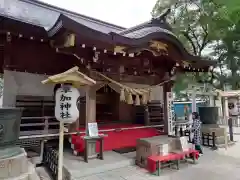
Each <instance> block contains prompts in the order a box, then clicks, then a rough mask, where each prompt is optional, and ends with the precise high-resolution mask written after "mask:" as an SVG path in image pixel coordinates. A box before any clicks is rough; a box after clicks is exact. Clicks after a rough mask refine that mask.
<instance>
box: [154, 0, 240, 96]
mask: <svg viewBox="0 0 240 180" xmlns="http://www.w3.org/2000/svg"><path fill="white" fill-rule="evenodd" d="M168 8H171V14H170V15H168V22H169V23H170V25H171V26H172V27H173V28H174V31H175V34H176V35H177V36H178V37H179V39H180V40H181V41H182V43H183V44H184V45H185V48H186V49H187V50H189V52H191V53H192V54H193V55H198V56H203V55H204V56H207V57H209V58H210V59H215V60H217V61H218V66H217V68H215V70H213V71H212V75H208V74H204V75H203V74H198V73H195V74H192V75H191V76H194V78H192V79H191V80H190V79H189V75H186V74H184V75H181V76H179V77H178V80H177V81H176V82H177V83H176V84H175V88H174V90H175V91H176V92H179V90H182V89H184V87H185V88H186V86H187V83H186V82H191V83H194V82H193V81H195V82H196V81H199V80H203V81H205V80H206V79H209V78H211V83H212V84H213V85H214V86H215V87H216V88H221V89H223V86H224V84H225V83H226V82H228V83H229V84H230V85H231V86H232V88H233V89H237V88H240V83H239V82H240V81H239V80H240V66H239V65H240V1H238V0H227V1H226V0H195V1H193V0H158V1H157V2H156V4H155V6H154V8H153V11H152V15H153V17H157V16H159V15H160V14H161V13H162V12H164V11H165V10H166V9H168ZM209 50H210V51H211V53H209Z"/></svg>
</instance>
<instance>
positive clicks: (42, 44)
mask: <svg viewBox="0 0 240 180" xmlns="http://www.w3.org/2000/svg"><path fill="white" fill-rule="evenodd" d="M23 4H24V6H26V8H32V7H33V6H35V8H36V11H35V12H36V13H43V11H44V12H47V13H49V14H52V15H54V13H55V14H56V13H58V18H57V20H55V22H54V20H53V21H52V23H51V24H52V26H51V27H50V28H49V27H45V28H44V26H45V25H46V24H48V23H47V22H43V21H44V20H43V19H41V18H39V17H40V16H38V18H39V19H38V22H39V23H38V24H36V23H34V22H35V21H32V19H31V17H32V16H31V14H29V16H28V19H27V18H26V17H24V15H23V16H18V17H17V16H16V15H14V14H11V12H8V13H9V14H8V13H5V14H2V15H0V23H1V30H0V40H1V41H0V63H1V67H2V68H1V72H2V73H3V74H4V75H3V77H4V91H3V106H18V107H25V111H24V112H23V116H24V117H23V119H24V118H25V120H23V121H22V122H25V124H26V122H27V124H28V123H31V125H29V126H28V125H26V126H24V127H25V131H26V129H27V130H28V131H29V130H31V129H38V127H37V126H36V125H34V122H35V121H34V119H35V120H37V121H38V123H39V124H40V123H41V124H42V125H44V124H46V121H45V119H46V117H47V119H48V120H49V119H52V118H53V117H52V116H53V114H54V113H53V106H54V102H53V95H54V89H55V88H56V87H54V86H53V85H42V84H41V81H42V80H44V79H46V78H47V77H48V76H49V75H54V74H58V73H62V72H64V71H66V70H68V69H71V68H73V67H74V66H78V67H79V71H80V72H82V73H84V74H86V75H87V76H89V77H90V78H92V79H94V80H95V81H96V82H97V84H96V85H95V86H93V87H89V88H90V89H88V90H87V91H82V92H81V94H82V97H81V99H80V113H81V118H80V119H79V124H80V126H81V125H84V124H85V122H86V121H85V119H84V117H85V116H86V117H87V121H88V122H96V121H97V122H98V123H99V124H104V123H105V124H110V123H114V122H117V123H132V124H144V125H151V124H163V125H164V126H165V130H166V131H167V129H168V128H167V126H168V121H167V119H168V117H167V116H168V113H167V103H166V102H167V98H166V93H167V92H171V87H172V84H173V83H174V76H176V75H177V74H178V73H182V72H186V71H199V72H200V71H201V72H207V71H208V68H209V67H210V66H212V65H214V64H215V61H210V60H204V59H202V58H201V57H196V56H193V55H191V54H190V53H189V52H188V51H187V50H186V49H185V48H184V46H183V44H182V43H181V42H180V40H179V39H178V38H177V37H176V35H175V34H174V33H173V31H172V29H171V27H170V26H169V24H168V23H167V22H166V19H165V16H166V14H163V15H162V16H160V17H159V18H156V19H151V20H150V21H148V22H146V23H143V24H141V25H136V26H134V27H132V28H128V29H126V28H123V27H119V26H115V25H112V24H109V23H105V22H102V21H99V20H96V19H93V18H89V17H85V16H83V15H80V14H76V13H72V12H69V11H66V10H62V9H58V8H56V7H48V5H46V4H45V5H44V6H43V5H41V4H43V3H40V2H35V1H33V4H31V7H30V6H29V4H28V3H27V2H25V3H23ZM22 6H23V5H22ZM44 7H46V8H45V9H44ZM47 7H48V8H47ZM36 17H37V16H36ZM42 18H43V17H42ZM84 18H85V19H84ZM46 29H48V30H46ZM86 93H88V94H87V95H86ZM123 96H124V99H123ZM86 98H89V99H86ZM86 102H87V103H86ZM86 106H87V107H90V106H91V107H92V108H87V109H85V108H86ZM148 107H149V109H148ZM123 112H124V113H123ZM85 113H86V114H85ZM49 123H50V124H51V123H52V124H51V126H54V127H55V128H57V124H54V123H56V121H54V120H52V121H49V122H48V124H49ZM22 128H23V126H22ZM40 129H41V128H40ZM38 130H39V129H38ZM41 130H46V129H44V128H43V129H41ZM45 132H49V131H45Z"/></svg>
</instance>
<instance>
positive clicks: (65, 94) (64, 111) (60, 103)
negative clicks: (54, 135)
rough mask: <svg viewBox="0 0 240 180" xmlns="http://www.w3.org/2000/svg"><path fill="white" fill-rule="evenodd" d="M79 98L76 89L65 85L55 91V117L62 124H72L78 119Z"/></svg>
mask: <svg viewBox="0 0 240 180" xmlns="http://www.w3.org/2000/svg"><path fill="white" fill-rule="evenodd" d="M79 96H80V93H79V91H78V89H76V88H74V87H72V86H70V85H67V86H65V85H64V86H62V87H61V88H59V89H58V90H57V91H56V97H55V100H56V104H55V116H56V119H57V120H59V121H61V122H63V123H73V122H75V121H76V120H77V119H78V118H79V110H78V107H77V100H78V98H79Z"/></svg>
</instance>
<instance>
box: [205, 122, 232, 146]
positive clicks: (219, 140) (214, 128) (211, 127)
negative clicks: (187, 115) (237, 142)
mask: <svg viewBox="0 0 240 180" xmlns="http://www.w3.org/2000/svg"><path fill="white" fill-rule="evenodd" d="M213 132H215V135H216V145H221V144H228V142H229V141H230V140H229V135H228V134H227V129H226V128H225V127H219V125H218V124H203V125H202V133H209V134H212V133H213ZM226 141H227V142H226Z"/></svg>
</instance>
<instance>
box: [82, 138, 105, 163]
mask: <svg viewBox="0 0 240 180" xmlns="http://www.w3.org/2000/svg"><path fill="white" fill-rule="evenodd" d="M83 139H84V143H85V150H84V161H85V162H86V163H88V144H89V143H90V142H97V141H98V142H99V143H100V152H99V154H98V158H99V159H101V160H103V140H104V136H96V137H90V136H84V137H83Z"/></svg>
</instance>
